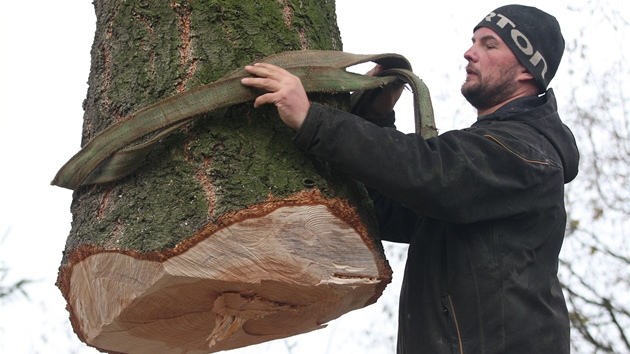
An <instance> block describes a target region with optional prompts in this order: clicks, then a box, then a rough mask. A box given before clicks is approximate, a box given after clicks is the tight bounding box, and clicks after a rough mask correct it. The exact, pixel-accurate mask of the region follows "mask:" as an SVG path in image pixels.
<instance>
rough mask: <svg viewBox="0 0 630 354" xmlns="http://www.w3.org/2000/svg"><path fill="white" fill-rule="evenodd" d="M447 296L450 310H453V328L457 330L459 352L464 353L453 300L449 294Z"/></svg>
mask: <svg viewBox="0 0 630 354" xmlns="http://www.w3.org/2000/svg"><path fill="white" fill-rule="evenodd" d="M447 296H448V303H449V305H451V312H453V321H454V322H455V330H456V331H457V340H458V341H459V354H464V345H463V343H462V335H461V333H460V332H459V323H458V322H457V315H456V314H455V306H453V300H452V299H451V295H447Z"/></svg>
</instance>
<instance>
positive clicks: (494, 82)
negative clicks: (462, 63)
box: [461, 27, 525, 110]
mask: <svg viewBox="0 0 630 354" xmlns="http://www.w3.org/2000/svg"><path fill="white" fill-rule="evenodd" d="M472 42H473V44H472V46H471V47H470V49H468V50H467V51H466V53H464V58H466V60H468V66H467V67H466V81H465V82H464V84H463V85H462V89H461V91H462V94H463V95H464V97H465V98H466V100H468V102H470V104H471V105H473V107H475V108H477V109H478V110H486V109H488V108H491V107H494V106H496V105H498V104H500V103H502V102H504V101H506V100H508V99H510V98H512V97H513V95H514V93H515V91H516V89H517V85H516V84H517V82H518V80H517V78H518V77H519V75H520V74H521V73H522V72H523V71H524V70H525V67H524V66H522V65H521V64H520V63H519V62H518V60H517V59H516V56H515V55H514V53H513V52H512V50H510V48H509V47H508V46H507V45H506V44H505V42H503V40H502V39H501V38H500V37H499V36H498V35H497V34H496V33H495V32H494V31H493V30H491V29H489V28H486V27H481V28H479V29H477V30H476V31H475V33H474V34H473V38H472Z"/></svg>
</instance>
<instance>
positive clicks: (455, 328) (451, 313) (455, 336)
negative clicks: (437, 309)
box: [442, 295, 464, 354]
mask: <svg viewBox="0 0 630 354" xmlns="http://www.w3.org/2000/svg"><path fill="white" fill-rule="evenodd" d="M442 312H443V313H444V317H445V318H446V325H447V327H448V333H449V337H450V342H451V347H452V350H453V353H454V354H464V346H463V344H462V335H461V331H460V327H459V322H458V321H457V312H456V311H455V306H453V299H451V296H450V295H445V296H442Z"/></svg>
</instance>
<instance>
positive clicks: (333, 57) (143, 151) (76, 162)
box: [51, 50, 437, 189]
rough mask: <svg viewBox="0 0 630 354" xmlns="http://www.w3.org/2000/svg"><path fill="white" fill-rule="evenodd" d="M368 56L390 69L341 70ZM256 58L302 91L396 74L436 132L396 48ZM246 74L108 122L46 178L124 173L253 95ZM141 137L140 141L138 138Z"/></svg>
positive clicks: (426, 131)
mask: <svg viewBox="0 0 630 354" xmlns="http://www.w3.org/2000/svg"><path fill="white" fill-rule="evenodd" d="M368 61H373V62H376V63H378V64H382V65H384V66H385V67H388V68H392V69H388V70H386V71H384V72H382V73H381V75H380V76H379V77H371V76H366V75H359V74H354V73H350V72H347V71H345V68H347V67H349V66H352V65H356V64H361V63H365V62H368ZM260 62H265V63H271V64H275V65H278V66H280V67H283V68H285V69H286V70H288V71H290V72H291V73H293V74H294V75H296V76H298V77H299V78H300V80H301V81H302V84H303V86H304V89H305V90H306V91H307V92H321V93H338V92H355V91H366V90H370V89H374V88H377V87H383V86H386V85H388V84H391V83H393V82H394V81H396V80H402V81H404V82H406V83H408V84H409V85H410V86H411V88H412V90H413V92H414V109H415V122H416V132H417V133H419V134H421V135H422V137H424V138H425V139H428V138H430V137H433V136H437V131H436V129H435V123H434V118H433V108H432V105H431V99H430V97H429V90H428V88H427V87H426V85H425V84H424V83H423V82H422V80H420V79H419V78H418V77H417V76H416V75H414V74H413V73H412V72H411V65H410V64H409V62H408V61H407V59H405V58H404V57H402V56H400V55H398V54H378V55H361V54H351V53H345V52H340V51H319V50H303V51H290V52H283V53H279V54H275V55H272V56H269V57H266V58H264V59H262V60H260ZM247 76H249V74H248V73H247V72H246V71H245V70H244V69H243V68H240V69H238V70H235V71H233V72H232V73H230V74H228V75H226V76H224V77H223V78H221V79H219V80H217V81H215V82H213V83H210V84H207V85H204V86H199V87H196V88H194V89H191V90H187V91H184V92H182V93H179V94H177V95H173V96H171V97H169V98H166V99H164V100H161V101H159V102H157V103H155V104H152V105H150V106H147V107H145V108H143V109H140V110H139V111H137V112H135V113H133V114H131V115H130V116H129V117H127V118H125V119H124V120H121V121H119V122H116V123H114V124H112V125H110V126H109V127H107V128H106V129H105V130H103V131H102V132H100V133H99V134H98V135H96V136H95V137H94V138H93V139H92V140H90V141H89V142H88V143H87V144H86V145H85V146H84V147H83V148H82V149H81V150H80V151H79V152H78V153H77V154H76V155H74V156H73V157H72V158H71V159H70V160H69V161H68V162H66V164H64V165H63V167H61V169H60V170H59V171H58V172H57V175H56V176H55V178H54V179H53V181H52V182H51V184H53V185H57V186H60V187H64V188H68V189H77V188H79V187H81V186H84V185H89V184H98V183H105V182H111V181H114V180H117V179H120V178H122V177H124V176H126V175H128V174H130V173H131V172H133V171H135V170H136V169H137V168H138V167H139V166H140V165H141V164H142V161H143V160H144V158H145V157H146V155H147V154H148V152H149V151H150V150H151V147H152V146H153V145H154V144H155V143H157V142H158V141H159V140H161V139H163V138H164V137H165V136H167V135H168V134H170V133H172V132H173V131H175V130H176V129H178V128H180V127H182V126H184V125H186V124H189V123H190V122H192V121H193V120H195V119H197V118H198V117H199V115H200V114H202V113H206V112H210V111H213V110H216V109H219V108H223V107H227V106H231V105H235V104H239V103H243V102H247V101H252V100H254V99H255V98H256V97H257V96H258V95H259V94H260V93H259V92H258V91H257V90H255V89H251V88H248V87H245V86H243V85H242V84H241V83H240V79H241V78H243V77H247ZM147 137H150V138H147ZM143 139H146V141H143V142H140V143H138V141H141V140H143Z"/></svg>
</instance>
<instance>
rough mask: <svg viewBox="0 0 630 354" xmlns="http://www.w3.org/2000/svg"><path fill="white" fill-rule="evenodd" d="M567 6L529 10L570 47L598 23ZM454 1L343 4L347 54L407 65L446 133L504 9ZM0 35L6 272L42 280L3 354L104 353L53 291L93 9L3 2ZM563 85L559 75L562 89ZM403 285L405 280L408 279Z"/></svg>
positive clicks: (322, 346)
mask: <svg viewBox="0 0 630 354" xmlns="http://www.w3.org/2000/svg"><path fill="white" fill-rule="evenodd" d="M568 2H569V1H553V2H552V1H549V0H544V1H527V4H528V5H533V6H537V7H540V8H541V9H543V10H546V11H548V12H550V13H552V14H554V15H555V16H556V17H557V18H558V19H559V21H560V23H561V26H562V28H563V31H564V33H565V37H567V38H571V37H575V36H576V34H577V32H578V30H579V29H580V28H581V26H582V25H583V24H584V21H589V19H588V17H587V16H586V17H579V16H578V17H576V14H575V13H570V12H568V11H565V7H566V4H567V3H568ZM573 2H574V3H575V1H573ZM453 3H454V2H449V1H436V2H431V3H430V5H424V4H423V3H421V2H419V1H417V0H389V1H374V0H369V1H368V0H354V1H353V0H337V8H338V10H337V14H338V23H339V27H340V30H341V35H342V40H343V44H344V50H345V51H348V52H354V53H365V54H368V53H384V52H395V53H400V54H402V55H404V56H406V57H407V58H408V59H409V60H410V61H411V63H412V65H413V66H414V68H415V71H416V73H417V74H418V75H419V76H420V77H421V78H423V79H424V81H425V82H426V83H427V85H428V86H429V88H430V90H431V92H432V97H433V98H434V102H435V105H436V107H435V108H436V117H437V125H438V128H440V129H441V130H442V131H444V130H448V129H451V128H453V127H455V126H459V127H462V126H467V125H470V124H472V123H473V122H474V120H475V115H474V111H473V110H472V109H470V108H469V107H468V106H467V104H466V103H465V101H464V100H463V99H462V98H461V97H460V96H459V86H460V85H461V82H462V80H463V78H464V71H463V67H464V64H465V61H464V59H463V53H464V51H465V50H466V49H467V48H468V46H469V44H470V37H471V35H472V28H473V27H474V26H475V25H476V24H477V23H478V22H479V21H480V20H481V19H482V17H483V16H485V15H486V14H487V13H488V12H490V11H491V10H493V9H495V8H496V7H498V6H501V5H504V4H506V3H505V2H503V1H489V0H479V1H474V2H470V1H466V2H464V1H461V2H458V4H457V6H455V5H453ZM0 26H1V32H0V36H1V37H0V50H1V52H0V53H1V55H0V89H1V94H0V166H1V168H2V172H1V173H0V238H1V239H0V262H1V265H0V266H2V267H7V268H9V269H10V270H9V273H8V277H7V279H4V280H3V282H2V284H3V285H7V284H11V283H13V282H15V281H17V280H19V279H31V280H34V281H36V283H34V284H33V285H30V286H28V287H27V288H26V289H27V290H28V293H29V297H30V300H28V301H26V300H24V299H22V298H20V297H16V298H13V299H10V300H8V301H3V302H2V304H1V305H0V352H1V353H12V354H13V353H37V352H41V353H69V352H75V353H95V352H96V351H95V350H94V349H91V348H87V347H85V346H84V345H83V344H82V343H80V342H79V340H78V339H77V338H76V337H75V336H74V335H73V334H72V333H69V330H68V328H69V324H68V320H67V317H68V313H67V312H66V310H65V308H64V307H65V302H64V300H63V298H62V297H61V294H60V292H59V290H58V289H57V288H56V287H55V286H54V282H55V280H56V277H57V270H58V267H59V263H60V260H61V252H62V251H63V249H64V243H65V239H66V236H67V235H68V231H69V230H70V222H71V215H70V212H69V208H70V202H71V200H72V198H71V192H70V191H68V190H66V189H62V188H57V187H51V186H50V185H49V183H50V180H51V179H52V177H53V176H54V174H55V173H56V171H57V170H58V169H59V167H61V165H62V164H63V163H64V162H66V161H67V159H68V158H69V157H71V156H72V155H73V154H74V153H75V152H76V151H78V149H79V143H80V139H81V126H82V116H83V110H82V102H83V100H84V98H85V96H86V91H87V84H86V82H87V78H88V73H89V68H90V46H91V44H92V39H93V34H94V28H95V15H94V9H93V6H92V4H91V1H88V0H83V1H50V0H32V1H9V0H0ZM601 60H605V58H602V59H601ZM361 70H363V69H361ZM365 70H367V69H365ZM563 75H564V74H563V73H562V72H559V74H558V77H557V78H556V81H561V80H563V78H562V76H563ZM552 86H553V83H552ZM446 97H448V100H445V98H446ZM399 106H401V107H397V111H398V116H399V117H400V118H401V119H403V122H404V121H405V117H406V123H402V124H399V127H400V128H401V129H402V130H405V131H410V129H412V128H411V127H412V126H413V122H412V120H413V118H412V115H411V106H410V102H409V97H407V98H405V99H404V100H403V101H401V102H400V104H399ZM394 276H395V277H396V276H398V278H397V280H400V279H399V277H400V272H397V273H395V275H394ZM387 292H388V294H389V295H387V296H389V298H394V299H395V298H396V296H397V293H398V285H397V284H394V285H390V286H389V287H388V290H387ZM375 316H381V314H380V312H379V310H378V309H377V308H376V307H375V306H372V307H371V308H367V309H363V310H360V311H355V313H352V314H349V315H346V316H344V317H342V318H341V319H339V320H337V321H335V322H333V323H331V324H330V326H329V329H326V330H322V331H318V332H315V333H312V334H308V335H305V336H301V337H300V338H301V339H302V338H303V340H301V343H308V344H300V345H301V347H296V348H295V349H294V352H295V353H306V352H308V353H326V352H329V353H339V352H341V351H339V350H338V349H337V348H340V347H341V346H342V345H346V344H347V343H346V344H344V342H347V341H349V340H351V341H352V340H354V339H349V338H347V337H346V336H344V333H346V332H345V331H346V330H348V329H354V330H355V332H356V328H361V326H362V325H363V324H364V323H365V321H364V320H363V319H364V318H370V317H372V318H373V317H375ZM291 343H292V342H291ZM285 344H286V342H284V343H280V344H278V343H272V344H262V345H260V346H257V347H252V348H248V349H244V350H238V351H234V353H237V352H238V353H272V352H273V353H282V351H281V350H284V349H283V348H284V345H285ZM279 348H282V349H279ZM344 348H347V346H346V347H344Z"/></svg>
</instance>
